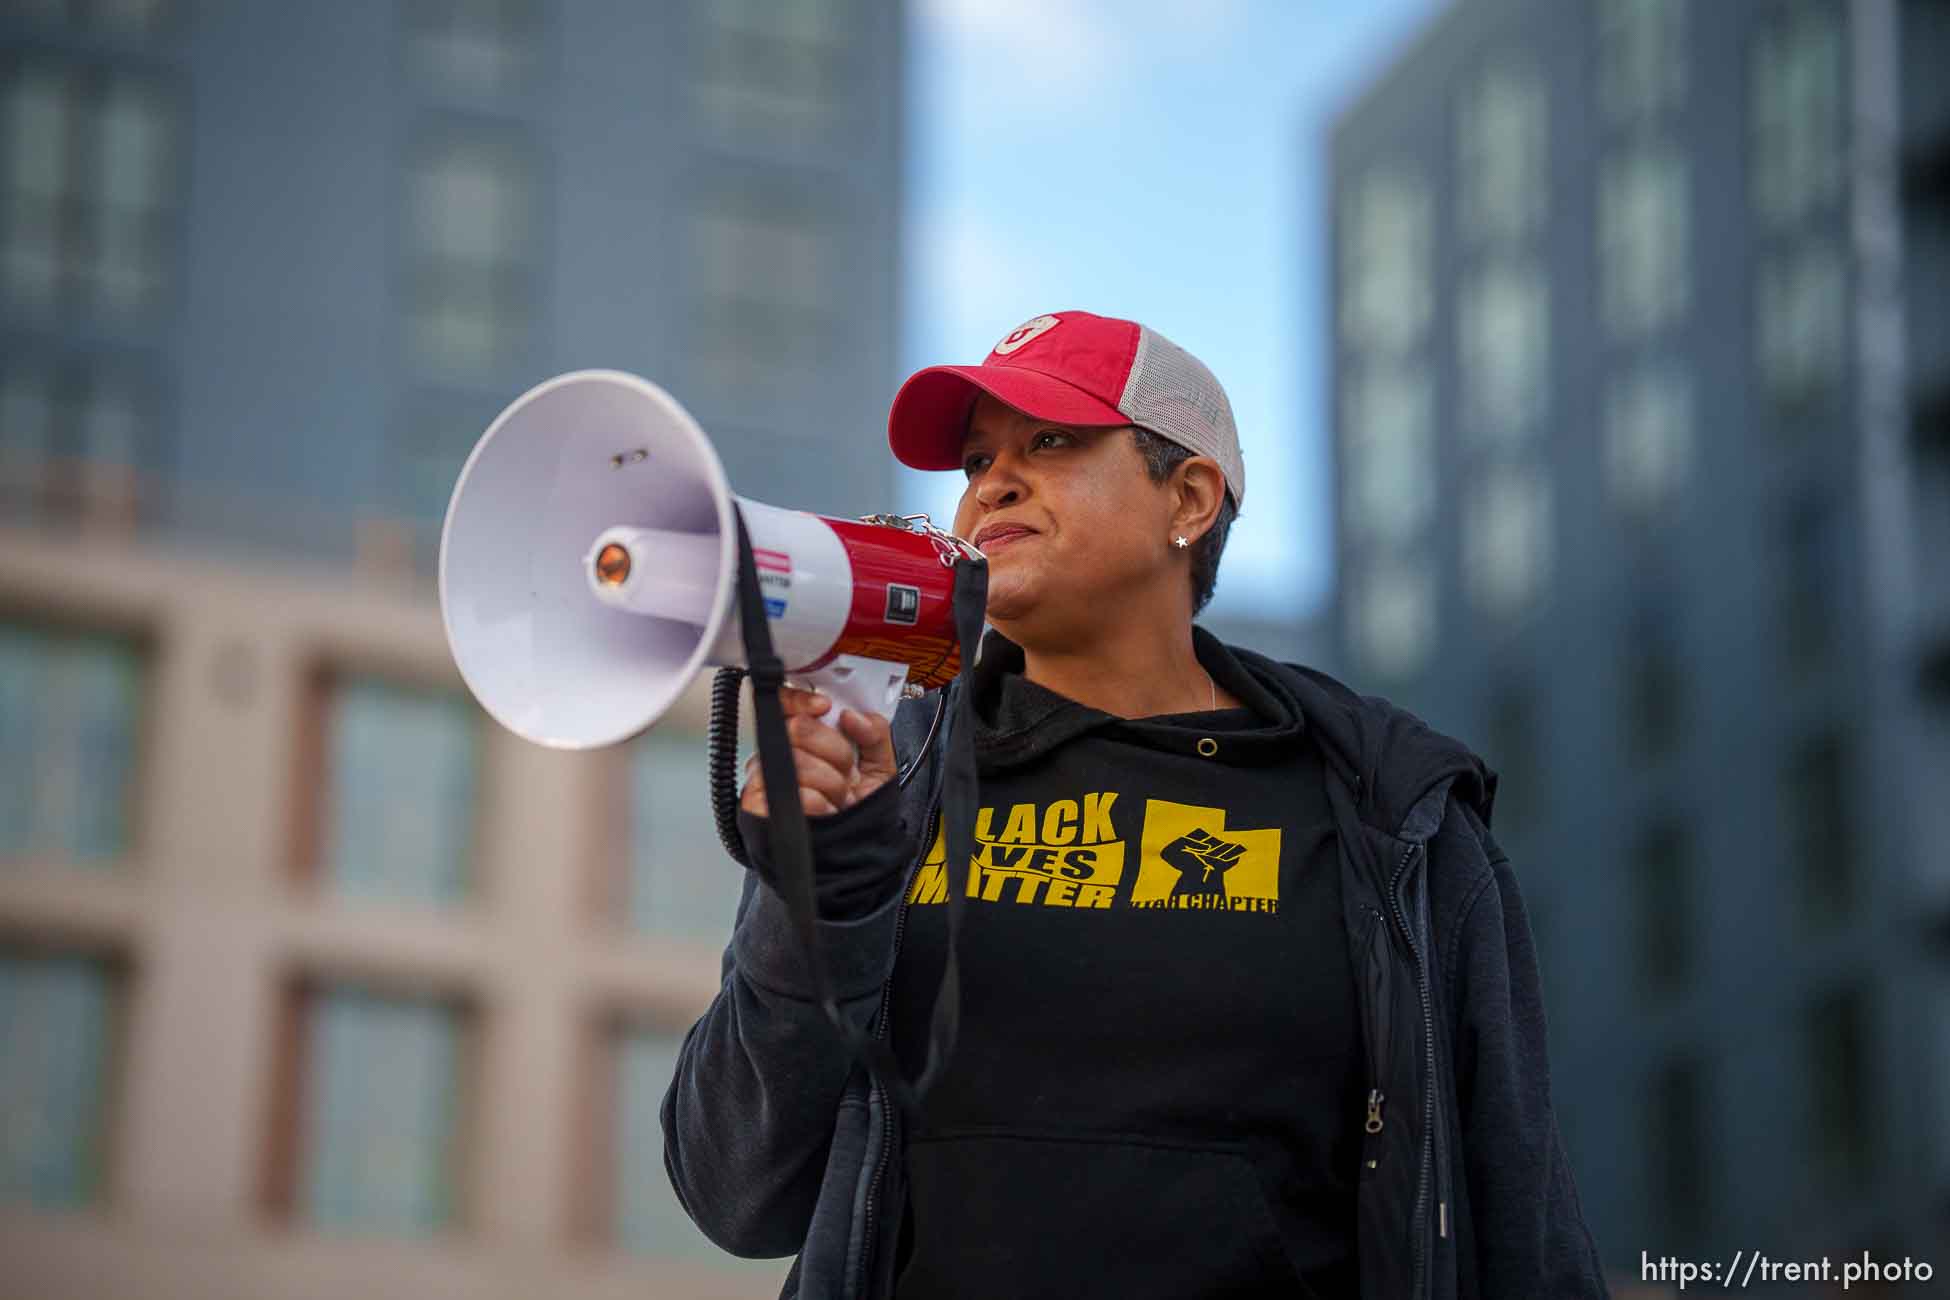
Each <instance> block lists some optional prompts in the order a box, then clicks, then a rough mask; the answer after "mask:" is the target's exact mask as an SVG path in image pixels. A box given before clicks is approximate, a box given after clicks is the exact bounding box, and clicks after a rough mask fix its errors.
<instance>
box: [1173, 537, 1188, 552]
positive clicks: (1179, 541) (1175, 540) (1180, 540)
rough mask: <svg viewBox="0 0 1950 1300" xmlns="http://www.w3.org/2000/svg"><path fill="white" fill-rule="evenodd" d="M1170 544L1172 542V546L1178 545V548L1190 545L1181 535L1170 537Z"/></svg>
mask: <svg viewBox="0 0 1950 1300" xmlns="http://www.w3.org/2000/svg"><path fill="white" fill-rule="evenodd" d="M1171 544H1172V545H1173V546H1176V547H1179V548H1180V549H1183V548H1184V547H1187V546H1190V545H1191V543H1190V542H1188V541H1186V540H1185V539H1184V538H1182V537H1174V538H1172V539H1171Z"/></svg>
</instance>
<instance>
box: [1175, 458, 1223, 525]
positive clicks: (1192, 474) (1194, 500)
mask: <svg viewBox="0 0 1950 1300" xmlns="http://www.w3.org/2000/svg"><path fill="white" fill-rule="evenodd" d="M1175 482H1176V484H1177V489H1176V491H1177V497H1178V500H1177V504H1176V506H1175V507H1174V508H1173V510H1172V516H1171V527H1172V531H1173V532H1174V533H1183V534H1184V535H1185V536H1187V537H1191V538H1193V539H1197V538H1199V537H1203V536H1204V535H1205V531H1206V530H1207V529H1208V528H1210V527H1211V526H1212V523H1213V521H1214V520H1216V519H1217V518H1218V517H1219V507H1220V505H1221V504H1223V503H1224V501H1225V492H1226V480H1225V472H1224V471H1223V470H1221V469H1220V468H1219V462H1218V461H1216V460H1213V459H1212V458H1211V457H1210V456H1194V457H1192V458H1191V459H1190V460H1188V461H1185V462H1183V463H1182V464H1180V465H1179V466H1178V471H1177V474H1176V476H1175Z"/></svg>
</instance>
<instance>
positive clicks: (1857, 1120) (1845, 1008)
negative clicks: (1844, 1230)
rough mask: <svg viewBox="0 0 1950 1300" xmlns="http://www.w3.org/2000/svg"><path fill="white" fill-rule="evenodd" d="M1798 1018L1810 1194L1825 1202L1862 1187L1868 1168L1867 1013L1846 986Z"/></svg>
mask: <svg viewBox="0 0 1950 1300" xmlns="http://www.w3.org/2000/svg"><path fill="white" fill-rule="evenodd" d="M1803 1015H1804V1020H1803V1028H1802V1051H1803V1056H1802V1061H1803V1068H1804V1071H1805V1074H1804V1077H1805V1078H1806V1079H1807V1080H1808V1098H1807V1104H1808V1111H1809V1115H1808V1119H1809V1121H1810V1122H1809V1123H1808V1124H1806V1125H1805V1126H1804V1127H1803V1129H1802V1132H1804V1133H1805V1134H1806V1135H1807V1141H1808V1144H1809V1148H1810V1150H1809V1152H1808V1154H1809V1157H1810V1159H1809V1165H1808V1175H1809V1177H1810V1178H1811V1179H1812V1180H1813V1183H1814V1186H1813V1187H1812V1188H1811V1189H1810V1190H1811V1191H1813V1192H1815V1194H1816V1195H1817V1196H1819V1197H1820V1198H1821V1199H1823V1200H1831V1199H1833V1198H1834V1197H1835V1196H1836V1195H1837V1193H1838V1192H1839V1191H1841V1190H1842V1189H1848V1188H1857V1187H1862V1186H1864V1185H1865V1184H1867V1183H1868V1181H1869V1177H1870V1174H1871V1172H1872V1170H1873V1165H1874V1158H1873V1157H1874V1149H1873V1148H1874V1142H1875V1132H1874V1129H1873V1128H1872V1126H1871V1117H1872V1115H1873V1114H1874V1112H1875V1110H1876V1109H1877V1107H1876V1104H1875V1098H1874V1091H1873V1089H1872V1086H1871V1082H1870V1078H1871V1070H1872V1067H1873V1061H1874V1056H1873V1044H1872V1043H1871V1042H1870V1023H1869V1009H1868V1005H1867V999H1866V998H1865V997H1864V995H1863V992H1862V990H1861V989H1859V988H1853V987H1850V988H1840V989H1835V990H1833V991H1831V992H1829V993H1827V994H1825V995H1823V996H1822V997H1820V998H1819V999H1817V1000H1816V1001H1815V1002H1813V1003H1812V1004H1811V1005H1810V1006H1809V1007H1808V1008H1807V1010H1806V1011H1805V1012H1804V1013H1803Z"/></svg>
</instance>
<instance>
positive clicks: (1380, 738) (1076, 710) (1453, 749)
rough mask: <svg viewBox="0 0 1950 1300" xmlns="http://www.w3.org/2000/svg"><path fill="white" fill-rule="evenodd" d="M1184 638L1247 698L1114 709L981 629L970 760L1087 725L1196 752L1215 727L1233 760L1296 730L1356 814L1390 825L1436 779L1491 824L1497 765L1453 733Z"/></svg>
mask: <svg viewBox="0 0 1950 1300" xmlns="http://www.w3.org/2000/svg"><path fill="white" fill-rule="evenodd" d="M1192 648H1193V651H1194V653H1196V654H1197V656H1198V661H1199V663H1200V664H1201V665H1202V666H1203V667H1204V668H1205V670H1206V671H1207V672H1209V673H1211V674H1212V678H1213V680H1214V681H1216V682H1218V683H1219V685H1220V686H1222V687H1224V688H1225V690H1226V691H1228V692H1229V693H1231V694H1232V695H1233V696H1234V697H1236V698H1237V699H1238V700H1240V701H1241V703H1242V704H1243V705H1244V706H1245V707H1244V709H1243V710H1242V709H1228V710H1220V711H1219V712H1220V714H1221V715H1223V726H1222V727H1215V726H1213V725H1210V724H1211V723H1216V722H1219V721H1220V718H1217V717H1213V716H1212V715H1206V714H1199V713H1178V714H1161V715H1158V716H1156V717H1150V718H1120V717H1117V716H1116V715H1115V714H1111V713H1106V712H1104V711H1103V710H1101V709H1095V708H1092V707H1090V706H1089V705H1086V704H1081V703H1078V702H1077V701H1076V700H1072V699H1070V698H1069V697H1067V696H1064V695H1059V694H1058V693H1056V692H1055V691H1052V690H1050V689H1048V688H1047V687H1044V686H1039V685H1037V684H1036V683H1035V682H1032V681H1030V680H1028V679H1027V678H1026V677H1024V676H1023V675H1022V673H1023V666H1024V656H1023V651H1022V647H1021V646H1019V645H1017V644H1016V643H1015V642H1013V641H1011V640H1009V639H1008V638H1007V637H1005V636H1003V635H1002V634H1001V632H999V631H997V630H996V629H995V628H992V627H991V628H989V629H987V631H986V633H985V635H984V637H983V640H982V645H981V650H980V652H979V654H978V656H977V658H976V662H975V665H974V668H973V669H972V671H971V672H970V673H969V674H968V679H967V680H968V681H969V683H970V685H971V687H972V689H973V692H974V694H973V697H972V700H971V703H972V704H973V706H974V707H973V709H972V714H973V718H974V735H973V739H974V744H975V759H976V766H977V769H978V771H979V772H980V773H981V774H982V775H990V774H993V773H996V772H1002V771H1006V770H1008V769H1009V768H1011V767H1015V766H1018V765H1020V764H1023V763H1028V762H1031V761H1033V760H1035V759H1036V758H1038V757H1039V756H1041V755H1042V754H1044V753H1046V752H1048V751H1049V750H1050V749H1052V748H1054V747H1055V746H1057V745H1060V744H1062V743H1064V742H1065V741H1068V740H1071V739H1073V738H1075V737H1077V736H1081V735H1084V734H1086V733H1092V732H1101V733H1103V734H1104V735H1105V736H1106V737H1109V738H1115V739H1118V740H1123V741H1126V742H1128V743H1131V744H1137V745H1143V746H1146V747H1149V748H1152V749H1157V750H1162V751H1166V752H1170V753H1177V754H1185V755H1196V754H1197V753H1198V742H1199V741H1200V739H1201V738H1203V737H1206V736H1211V735H1214V734H1216V735H1217V736H1218V737H1219V738H1220V742H1221V743H1220V744H1219V747H1218V752H1217V753H1216V754H1214V755H1212V756H1211V758H1210V760H1209V761H1212V762H1219V763H1227V764H1231V765H1234V766H1240V767H1252V766H1260V765H1264V764H1267V763H1272V762H1277V761H1280V760H1281V759H1283V758H1285V757H1286V756H1287V755H1289V754H1290V753H1291V750H1292V747H1293V746H1294V745H1295V744H1296V743H1298V742H1300V741H1301V740H1303V739H1304V740H1308V741H1311V742H1312V743H1313V744H1315V745H1316V746H1318V747H1319V749H1320V750H1321V753H1322V755H1323V757H1324V758H1325V759H1326V760H1327V761H1328V762H1331V763H1333V764H1335V765H1336V766H1337V767H1338V768H1339V769H1340V770H1341V774H1342V776H1343V777H1344V778H1345V779H1346V780H1347V781H1348V782H1349V784H1350V785H1351V786H1352V787H1353V788H1354V790H1355V795H1356V806H1357V808H1358V810H1359V811H1360V813H1361V816H1362V818H1363V819H1364V820H1366V821H1367V822H1369V823H1370V824H1371V825H1374V826H1377V827H1380V828H1382V829H1385V830H1391V831H1392V830H1394V829H1395V828H1397V827H1399V826H1400V825H1401V824H1402V823H1403V821H1404V820H1405V819H1406V818H1407V816H1408V813H1409V810H1410V809H1412V808H1413V807H1414V806H1415V805H1416V803H1417V802H1418V801H1419V800H1420V799H1421V798H1422V796H1423V795H1424V794H1426V793H1427V792H1428V791H1429V790H1430V789H1431V788H1432V787H1434V786H1435V785H1438V784H1440V783H1442V782H1445V781H1446V782H1450V783H1451V786H1450V788H1451V791H1452V793H1454V795H1455V796H1456V797H1457V798H1458V799H1461V800H1463V801H1464V802H1466V803H1468V804H1470V805H1471V806H1472V807H1473V808H1474V809H1475V811H1476V814H1477V816H1479V817H1481V818H1482V819H1483V822H1484V824H1485V825H1488V824H1489V820H1490V809H1491V805H1492V803H1493V801H1494V799H1495V794H1496V773H1495V772H1494V771H1492V770H1491V769H1490V767H1489V766H1488V764H1486V763H1485V762H1484V761H1483V760H1482V759H1481V758H1479V757H1478V756H1477V755H1476V754H1475V753H1473V752H1472V751H1471V750H1470V748H1469V747H1468V746H1467V745H1465V744H1463V743H1462V742H1461V741H1459V740H1456V739H1455V738H1453V737H1451V736H1447V735H1444V734H1443V733H1442V732H1439V731H1437V730H1435V729H1434V728H1432V727H1430V726H1429V725H1428V724H1427V723H1425V722H1423V721H1422V719H1420V718H1419V717H1417V716H1416V715H1415V714H1413V713H1410V712H1409V711H1408V710H1406V709H1402V708H1398V707H1397V706H1395V705H1394V704H1392V703H1390V702H1389V701H1387V700H1385V699H1383V698H1382V697H1380V696H1376V695H1361V694H1359V693H1357V692H1355V691H1354V690H1352V689H1351V688H1350V687H1348V686H1347V685H1345V684H1344V683H1342V682H1340V681H1339V680H1337V679H1335V678H1334V677H1332V676H1330V675H1328V674H1326V673H1324V672H1321V671H1320V670H1318V669H1315V668H1309V667H1306V666H1304V665H1301V664H1289V663H1281V662H1278V661H1276V660H1273V659H1270V658H1268V657H1266V656H1265V655H1262V654H1259V653H1258V652H1256V651H1253V650H1248V649H1246V648H1244V647H1239V646H1229V645H1227V644H1226V643H1225V642H1223V641H1221V640H1220V639H1219V638H1218V637H1216V636H1214V635H1213V634H1212V633H1210V632H1208V631H1206V630H1205V629H1204V628H1203V627H1200V626H1198V625H1197V624H1193V626H1192Z"/></svg>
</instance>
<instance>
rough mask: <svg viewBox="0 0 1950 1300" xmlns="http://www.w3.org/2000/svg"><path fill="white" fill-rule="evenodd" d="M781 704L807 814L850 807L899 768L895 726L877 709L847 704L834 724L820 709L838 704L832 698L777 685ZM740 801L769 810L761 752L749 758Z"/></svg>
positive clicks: (751, 809)
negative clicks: (864, 709) (870, 710)
mask: <svg viewBox="0 0 1950 1300" xmlns="http://www.w3.org/2000/svg"><path fill="white" fill-rule="evenodd" d="M779 706H780V708H781V709H782V710H783V711H784V713H785V732H786V735H787V737H789V738H790V739H791V741H792V761H793V763H794V764H795V765H796V766H797V768H798V771H799V802H800V803H801V804H803V805H804V806H805V809H806V815H807V816H809V817H810V816H821V815H824V814H827V813H836V812H839V811H840V810H841V809H843V808H851V807H852V806H853V805H854V804H856V803H859V802H860V801H861V800H862V799H864V798H866V797H867V796H868V795H870V794H872V793H873V792H874V791H875V790H878V789H879V788H880V787H881V786H883V785H885V784H886V783H887V781H888V780H889V779H890V778H891V777H893V776H894V775H895V773H896V772H897V770H898V768H897V765H896V763H895V760H894V735H893V730H892V729H891V728H890V727H889V726H888V725H887V719H885V718H883V717H881V716H880V715H879V714H877V713H858V712H855V711H854V710H852V709H844V710H842V711H841V713H840V725H839V726H838V727H830V726H828V725H826V724H825V723H824V722H821V721H820V720H819V716H818V715H819V714H822V713H824V712H826V711H827V710H828V709H831V708H837V707H838V706H837V705H836V704H835V703H834V702H833V700H832V698H831V697H830V696H826V695H821V694H819V693H817V692H816V691H802V690H799V689H798V688H796V687H792V686H781V687H780V688H779ZM738 806H739V807H741V808H743V809H744V810H745V811H746V812H748V813H750V814H752V815H753V816H754V817H765V816H769V813H768V811H767V808H766V803H765V774H764V773H763V772H761V771H760V770H759V762H758V755H757V754H753V755H752V756H751V757H750V758H748V759H746V760H745V789H744V792H743V793H742V794H740V795H739V798H738Z"/></svg>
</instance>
